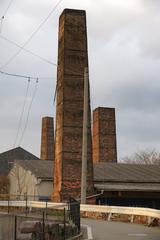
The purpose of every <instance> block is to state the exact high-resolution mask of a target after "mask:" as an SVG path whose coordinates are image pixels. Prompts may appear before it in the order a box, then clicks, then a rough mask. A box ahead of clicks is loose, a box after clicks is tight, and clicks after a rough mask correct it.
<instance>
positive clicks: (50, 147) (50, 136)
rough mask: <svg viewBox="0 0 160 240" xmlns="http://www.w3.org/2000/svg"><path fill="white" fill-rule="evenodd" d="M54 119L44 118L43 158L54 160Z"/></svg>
mask: <svg viewBox="0 0 160 240" xmlns="http://www.w3.org/2000/svg"><path fill="white" fill-rule="evenodd" d="M53 122H54V119H53V118H52V117H43V118H42V134H41V159H42V160H50V161H54V123H53Z"/></svg>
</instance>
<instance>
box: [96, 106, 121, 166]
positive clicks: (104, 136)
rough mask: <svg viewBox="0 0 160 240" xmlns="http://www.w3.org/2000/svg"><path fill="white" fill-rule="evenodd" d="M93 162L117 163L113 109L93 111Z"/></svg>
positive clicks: (100, 108)
mask: <svg viewBox="0 0 160 240" xmlns="http://www.w3.org/2000/svg"><path fill="white" fill-rule="evenodd" d="M93 162H94V163H97V162H117V144H116V120H115V108H105V107H98V108H96V109H95V110H94V111H93Z"/></svg>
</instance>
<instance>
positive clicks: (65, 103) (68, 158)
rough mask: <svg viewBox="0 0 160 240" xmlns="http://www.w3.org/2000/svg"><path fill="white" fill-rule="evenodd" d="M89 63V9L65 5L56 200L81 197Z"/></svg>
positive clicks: (90, 165)
mask: <svg viewBox="0 0 160 240" xmlns="http://www.w3.org/2000/svg"><path fill="white" fill-rule="evenodd" d="M85 67H88V53H87V33H86V14H85V11H81V10H70V9H65V10H64V11H63V13H62V15H61V16H60V22H59V45H58V74H57V78H58V79H57V109H56V136H55V165H54V193H53V200H54V201H63V200H66V199H68V197H69V196H71V197H75V198H79V197H80V189H81V187H80V186H81V158H82V130H83V95H84V90H83V89H84V68H85ZM88 101H90V100H89V99H88ZM88 110H89V121H88V194H89V195H90V194H92V193H93V163H92V142H91V140H92V139H91V124H90V119H91V117H90V115H91V114H90V104H89V109H88Z"/></svg>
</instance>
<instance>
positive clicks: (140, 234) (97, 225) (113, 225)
mask: <svg viewBox="0 0 160 240" xmlns="http://www.w3.org/2000/svg"><path fill="white" fill-rule="evenodd" d="M82 224H85V225H89V226H91V227H92V233H93V238H94V239H95V240H160V227H159V228H158V227H147V226H143V225H137V224H131V223H119V222H107V221H99V220H98V221H97V220H90V219H82Z"/></svg>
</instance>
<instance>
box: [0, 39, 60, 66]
mask: <svg viewBox="0 0 160 240" xmlns="http://www.w3.org/2000/svg"><path fill="white" fill-rule="evenodd" d="M0 38H1V39H3V40H5V41H7V42H8V43H10V44H12V45H14V46H16V47H18V48H20V49H22V50H23V51H25V52H28V53H30V54H32V55H33V56H34V57H37V58H39V59H41V60H42V61H44V62H46V63H49V64H51V65H53V66H57V65H56V64H55V63H53V62H51V61H49V60H47V59H46V58H44V57H41V56H39V55H38V54H36V53H34V52H32V51H30V50H28V49H25V48H23V47H22V46H20V45H19V44H18V43H16V42H14V41H12V40H10V39H8V38H6V37H5V36H3V35H0Z"/></svg>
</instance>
